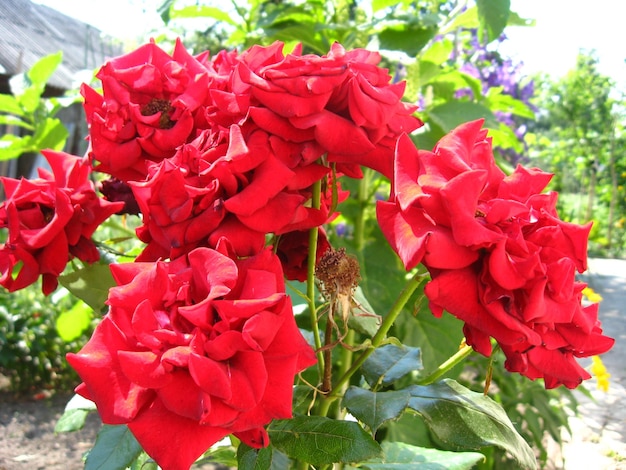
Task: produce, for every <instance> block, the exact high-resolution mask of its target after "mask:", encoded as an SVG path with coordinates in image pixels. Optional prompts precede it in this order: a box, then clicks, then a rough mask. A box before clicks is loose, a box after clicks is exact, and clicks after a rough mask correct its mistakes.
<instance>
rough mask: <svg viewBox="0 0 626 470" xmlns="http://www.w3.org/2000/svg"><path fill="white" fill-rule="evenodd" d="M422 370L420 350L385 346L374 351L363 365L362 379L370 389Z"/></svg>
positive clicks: (401, 346)
mask: <svg viewBox="0 0 626 470" xmlns="http://www.w3.org/2000/svg"><path fill="white" fill-rule="evenodd" d="M421 368H422V360H421V350H420V349H419V348H412V347H410V346H404V345H400V346H396V345H395V344H386V345H384V346H381V347H380V348H378V349H376V351H374V352H373V353H372V354H371V355H370V356H369V357H368V358H367V359H366V360H365V362H364V363H363V366H362V372H363V377H364V378H365V380H367V382H368V383H369V384H370V386H371V387H374V388H376V387H378V386H379V385H390V384H392V383H393V382H395V381H396V380H399V379H401V378H402V377H404V376H405V375H406V374H409V373H411V372H413V371H415V370H419V369H421Z"/></svg>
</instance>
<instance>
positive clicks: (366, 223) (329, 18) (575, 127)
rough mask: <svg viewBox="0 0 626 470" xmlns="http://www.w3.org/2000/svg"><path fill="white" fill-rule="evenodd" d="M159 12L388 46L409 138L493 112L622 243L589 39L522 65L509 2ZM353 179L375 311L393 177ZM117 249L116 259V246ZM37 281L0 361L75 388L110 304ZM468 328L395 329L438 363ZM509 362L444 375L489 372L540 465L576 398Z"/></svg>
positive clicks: (604, 86)
mask: <svg viewBox="0 0 626 470" xmlns="http://www.w3.org/2000/svg"><path fill="white" fill-rule="evenodd" d="M159 13H160V14H161V17H162V19H163V21H164V23H165V24H166V29H165V30H164V32H163V33H161V34H159V35H158V36H157V37H155V40H156V41H157V42H158V43H159V44H160V45H162V47H164V48H167V45H168V44H169V45H173V41H174V39H175V38H176V37H181V38H182V40H183V43H184V44H185V45H186V46H187V47H188V48H190V49H191V50H193V51H195V52H196V53H199V52H201V51H204V50H207V49H208V50H210V51H215V52H216V51H218V50H221V49H224V48H228V49H235V48H236V49H238V50H243V49H245V48H247V47H249V46H251V45H253V44H261V45H267V44H270V43H272V42H274V41H276V40H280V41H283V42H285V50H286V51H290V50H292V49H293V47H294V46H295V45H296V44H298V43H302V45H303V50H304V53H314V54H319V55H323V54H325V53H327V52H328V50H329V48H330V46H331V44H332V43H334V42H335V41H337V42H340V43H341V44H342V45H343V46H344V47H346V48H347V49H351V48H357V47H362V48H368V49H375V50H379V51H380V53H381V54H382V56H383V65H384V66H385V67H387V68H388V69H389V73H390V75H391V76H392V77H393V80H394V81H399V80H405V81H406V82H407V85H406V94H405V99H406V100H407V101H411V102H414V103H417V104H418V105H419V111H418V115H419V117H420V118H421V119H422V120H423V121H424V123H425V126H424V127H423V128H422V129H420V130H419V132H417V133H415V135H413V136H412V138H413V139H414V140H415V142H416V144H417V145H418V147H420V148H424V149H430V148H432V146H433V145H434V144H435V143H436V141H437V140H438V139H439V138H440V137H442V136H443V135H444V134H445V133H447V132H449V131H450V130H452V129H453V128H454V127H456V126H457V125H458V124H460V123H462V122H466V121H469V120H473V119H477V118H482V119H484V120H485V126H486V127H488V128H489V129H490V135H491V136H492V137H493V141H494V147H495V150H496V153H497V158H498V159H499V163H500V164H501V166H502V167H503V168H504V169H505V171H506V170H510V169H512V168H514V166H515V165H517V164H518V163H521V164H524V165H526V166H539V167H541V168H542V169H543V170H545V171H549V172H552V173H554V174H555V176H554V179H553V181H552V183H551V189H555V190H558V191H559V192H560V193H561V196H560V202H559V204H560V210H561V216H562V218H564V219H565V220H570V221H572V222H577V223H585V222H588V221H591V220H593V221H594V228H593V231H592V239H591V246H590V248H591V254H592V255H596V256H611V257H623V256H624V253H625V252H624V244H625V243H626V237H625V235H624V224H625V223H626V219H625V218H624V213H625V209H626V208H625V207H624V206H625V205H626V201H625V200H624V182H625V180H626V155H624V148H626V145H625V143H626V142H625V139H626V136H625V134H624V123H625V121H624V97H623V95H621V94H620V93H619V91H618V90H616V88H615V84H614V83H613V82H612V81H611V79H610V78H609V77H606V76H603V75H602V74H601V73H599V71H598V69H597V58H596V57H595V56H594V53H593V51H581V53H580V56H579V59H578V62H577V64H576V67H575V68H574V69H572V70H571V71H570V73H569V74H568V75H567V76H565V77H563V78H560V79H553V78H551V77H548V76H534V77H529V76H525V75H524V70H523V64H521V63H516V62H514V61H512V60H511V59H510V58H508V57H505V56H503V55H502V54H501V53H500V52H499V49H498V46H499V45H500V44H501V43H502V42H503V41H506V28H509V27H532V25H533V21H532V19H526V18H520V17H519V16H518V15H517V14H516V13H515V12H512V11H510V2H509V1H508V0H476V1H475V2H474V1H454V0H451V1H445V0H429V1H422V2H413V1H407V0H371V1H355V0H332V1H325V0H312V1H297V0H248V1H232V2H229V3H224V2H210V1H200V0H198V1H195V0H194V1H186V0H166V1H165V2H164V3H163V4H162V6H161V7H160V9H159ZM47 63H48V64H53V61H48V62H47ZM25 76H26V78H28V79H29V80H31V82H32V80H36V79H37V77H43V78H45V77H46V76H48V75H47V74H46V73H45V71H43V72H42V71H40V72H39V73H38V74H31V75H25ZM31 85H32V83H31ZM29 86H30V85H29ZM36 86H40V85H36ZM36 86H35V85H33V87H35V88H36ZM15 95H16V96H19V93H16V94H15ZM14 105H15V103H14V100H12V99H9V98H3V99H0V114H1V115H3V116H5V117H4V119H5V120H7V119H9V117H8V116H14V115H15V114H16V109H15V106H14ZM3 106H4V108H3ZM31 108H33V109H35V108H36V104H33V105H32V106H31ZM22 114H23V113H22ZM33 116H34V117H33V119H36V115H34V114H33ZM18 117H21V115H19V113H18ZM11 119H12V118H11ZM29 119H30V115H29ZM45 119H50V117H49V114H48V115H46V116H45ZM29 125H32V126H34V127H35V126H36V125H37V123H36V122H34V123H29ZM55 135H61V134H55ZM32 142H36V141H35V140H32V139H31V140H29V141H28V144H29V145H31V144H32ZM55 145H59V144H57V143H56V142H55ZM29 149H30V148H29ZM30 150H32V149H30ZM345 185H346V186H347V187H348V189H350V191H351V197H350V198H349V199H348V200H346V201H345V202H344V203H342V205H341V206H340V207H339V210H340V211H341V216H340V217H338V218H337V219H336V220H335V221H334V222H333V223H332V225H331V226H330V227H329V228H328V234H329V237H330V239H331V241H332V243H333V245H334V246H336V247H345V248H346V249H347V250H348V251H349V252H351V253H353V254H355V255H356V256H357V258H358V259H359V262H360V264H361V274H362V278H363V280H362V283H361V289H362V291H363V293H364V295H365V298H367V299H368V300H369V302H370V304H371V308H372V309H373V312H372V313H380V312H381V311H384V308H385V306H387V305H389V303H390V299H393V298H395V295H396V294H397V292H398V291H399V289H400V288H401V286H402V285H403V284H404V274H403V273H402V269H401V267H400V265H399V264H395V263H394V260H395V259H396V257H395V255H394V254H393V252H392V251H391V250H390V248H389V247H388V245H387V243H386V242H385V240H384V238H383V237H382V235H381V233H380V230H379V229H378V225H377V223H376V220H375V211H374V204H375V201H376V199H377V198H386V197H387V195H388V182H387V181H384V180H382V178H381V177H380V176H378V175H375V174H374V173H373V172H371V171H365V172H364V178H363V179H362V180H360V181H349V182H346V183H345ZM131 225H132V224H131ZM116 236H118V237H119V236H120V235H119V234H118V235H115V234H111V236H110V237H108V238H115V237H116ZM125 237H126V238H125V239H126V240H128V239H130V238H132V234H131V235H128V233H126V235H125ZM100 239H101V240H103V238H100ZM108 256H109V258H110V259H115V252H114V251H111V252H110V253H109V255H108ZM122 261H128V260H122ZM295 287H296V288H297V286H295ZM37 294H38V288H37V287H33V288H31V289H26V290H24V291H23V292H19V293H15V294H11V295H8V294H7V293H6V292H2V293H0V373H2V374H3V375H6V376H7V377H9V379H10V380H11V387H12V389H13V390H15V391H17V392H21V393H25V392H28V393H32V392H34V391H36V390H39V389H42V388H57V389H59V388H64V387H65V388H68V387H71V386H73V385H74V384H75V383H76V378H75V376H74V375H73V372H72V371H71V370H70V368H69V367H68V366H67V365H66V363H65V361H64V354H65V353H66V352H68V351H70V350H76V349H78V348H79V347H80V345H81V344H82V343H84V342H85V341H86V340H87V339H88V338H89V336H90V333H91V331H92V328H93V326H94V324H95V323H96V322H97V321H98V318H99V316H100V315H101V312H96V313H94V312H93V311H92V310H91V309H89V308H88V307H86V306H85V305H79V304H73V303H72V302H71V301H70V300H69V297H67V296H63V295H60V294H59V295H58V296H53V297H52V298H51V299H43V298H40V297H37ZM415 298H418V296H417V295H416V297H415ZM294 301H295V300H294ZM68 312H69V315H70V317H69V321H68V316H67V315H68ZM64 315H65V323H64V322H63V316H64ZM60 319H61V320H60ZM76 325H80V327H77V326H76ZM461 327H462V325H461V323H460V322H459V321H458V320H456V319H455V318H454V317H452V316H451V315H447V314H446V315H444V317H443V318H442V319H435V318H434V317H433V316H432V315H431V314H430V312H429V311H428V308H427V305H420V304H415V303H413V304H409V306H408V307H407V312H406V315H404V316H401V317H400V320H399V321H398V322H397V324H396V325H395V327H394V330H393V332H392V333H393V334H394V335H395V336H396V337H398V338H399V339H400V340H401V341H402V342H403V343H404V344H406V345H410V346H418V347H420V348H421V351H422V361H423V366H424V373H428V372H430V371H432V370H433V369H435V368H436V367H437V365H439V364H440V363H441V362H442V361H443V360H445V359H446V358H448V357H450V355H451V354H453V353H454V352H455V351H456V350H457V349H458V347H459V344H460V343H461V341H462V336H463V335H462V330H461ZM501 362H502V357H501V356H500V355H498V354H496V355H495V356H494V358H493V360H488V359H486V358H482V357H478V356H476V355H473V356H472V357H471V358H470V362H469V366H467V367H464V368H457V369H454V370H452V371H451V372H450V375H449V377H453V378H457V379H458V380H460V381H461V382H463V383H464V384H465V385H467V386H468V387H470V388H472V389H474V390H479V391H482V390H483V389H484V387H485V381H486V378H487V376H488V375H489V376H492V379H491V380H492V385H491V387H490V388H489V389H488V393H489V394H490V395H491V396H493V397H494V398H495V399H496V400H497V401H499V402H500V403H501V404H502V406H503V407H504V408H505V410H506V411H507V413H508V414H509V416H510V417H511V419H512V421H513V422H514V423H515V424H516V426H517V425H518V426H519V429H518V430H519V431H520V433H522V435H523V436H524V437H525V438H526V439H527V440H528V441H529V443H531V445H533V446H534V448H535V449H536V452H537V456H538V458H539V461H540V462H542V463H545V462H546V460H547V454H546V447H545V446H546V438H548V437H550V438H551V439H553V440H554V441H556V442H557V443H561V442H562V432H561V431H562V430H563V429H565V430H567V429H568V427H567V416H568V413H571V412H573V411H575V409H576V406H577V402H576V398H575V395H574V394H572V393H571V392H570V391H568V390H565V389H563V388H561V389H557V390H550V391H546V390H545V389H544V388H543V385H542V384H541V383H537V382H530V381H529V380H527V379H525V378H521V377H518V376H516V375H511V374H509V373H507V372H506V371H505V369H504V367H503V365H502V364H501ZM417 420H418V418H415V419H410V418H403V419H401V420H400V421H398V422H395V423H391V424H389V425H386V426H385V428H384V429H383V430H381V436H382V435H383V434H388V435H393V436H394V437H395V438H397V439H398V440H400V441H404V442H409V443H411V444H419V445H422V446H428V445H429V442H430V445H432V442H431V441H430V439H431V437H430V436H429V435H428V431H427V429H426V428H425V427H424V426H423V425H422V426H421V427H420V426H419V423H417V422H416V421H417ZM409 421H410V422H409ZM417 429H422V432H417V431H416V430H417ZM485 455H486V456H487V457H488V459H487V462H486V463H485V464H484V465H483V468H509V467H507V458H506V456H505V455H503V454H502V453H501V451H496V450H493V449H491V450H489V449H488V450H485Z"/></svg>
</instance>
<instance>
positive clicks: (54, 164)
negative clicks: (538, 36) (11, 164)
mask: <svg viewBox="0 0 626 470" xmlns="http://www.w3.org/2000/svg"><path fill="white" fill-rule="evenodd" d="M43 155H44V156H45V157H46V159H47V160H48V163H49V164H50V167H51V168H52V173H50V172H48V171H46V170H44V169H41V168H40V169H39V178H37V179H34V180H27V179H24V178H22V179H20V180H16V179H12V178H2V184H3V185H4V190H5V194H6V200H5V201H4V202H3V203H2V205H0V228H6V229H8V236H7V239H6V241H5V243H4V244H2V246H1V247H0V273H1V277H0V285H2V286H4V287H6V288H7V289H8V290H9V291H11V292H13V291H16V290H18V289H23V288H24V287H26V286H28V285H31V284H33V283H34V282H35V281H36V280H37V278H38V277H39V275H40V274H41V275H42V291H43V293H44V294H46V295H48V294H50V293H51V292H52V291H53V290H54V289H56V287H57V284H58V281H57V277H58V276H59V275H60V274H61V273H62V272H63V270H64V269H65V266H66V264H67V262H68V261H69V259H70V258H71V257H72V256H76V257H77V258H78V259H80V260H81V261H84V262H87V263H93V262H95V261H97V260H98V259H99V258H100V255H99V253H98V250H97V249H96V246H95V245H94V243H93V241H92V240H91V236H92V235H93V232H94V231H95V230H96V228H97V227H98V226H99V225H100V224H101V223H102V222H103V221H104V220H105V219H107V218H108V217H109V216H110V215H112V214H114V213H115V212H117V211H118V210H120V209H121V208H122V206H123V203H121V202H120V203H112V202H108V201H105V200H103V199H101V198H99V197H98V196H97V194H96V192H95V189H94V186H93V183H92V182H91V181H90V180H89V173H90V171H91V169H90V166H89V162H88V161H87V160H86V159H85V158H78V157H75V156H73V155H69V154H66V153H63V152H54V151H51V150H44V151H43ZM20 263H22V266H21V268H19V272H18V273H17V275H16V276H15V278H14V277H13V275H14V272H13V271H14V270H15V268H16V267H17V266H18V265H19V264H20Z"/></svg>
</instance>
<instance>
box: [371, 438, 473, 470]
mask: <svg viewBox="0 0 626 470" xmlns="http://www.w3.org/2000/svg"><path fill="white" fill-rule="evenodd" d="M382 447H383V452H384V453H385V456H384V457H383V458H382V459H377V460H374V461H370V462H364V463H362V464H361V465H360V466H359V468H365V469H367V470H387V469H397V470H412V469H415V468H416V469H420V470H439V469H441V470H443V469H446V470H470V469H471V468H474V466H475V465H476V464H477V463H479V462H482V461H484V460H485V456H484V455H483V454H480V453H478V452H449V451H444V450H437V449H427V448H424V447H416V446H412V445H409V444H405V443H403V442H383V444H382Z"/></svg>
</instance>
